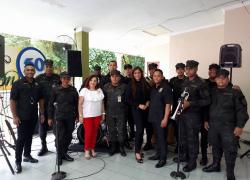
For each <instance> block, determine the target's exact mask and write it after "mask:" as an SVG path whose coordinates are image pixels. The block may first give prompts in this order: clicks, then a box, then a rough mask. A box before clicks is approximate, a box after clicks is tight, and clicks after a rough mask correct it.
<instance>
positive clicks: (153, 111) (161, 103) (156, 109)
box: [148, 81, 173, 122]
mask: <svg viewBox="0 0 250 180" xmlns="http://www.w3.org/2000/svg"><path fill="white" fill-rule="evenodd" d="M172 98H173V94H172V90H171V88H170V86H169V85H168V84H167V83H166V82H165V81H162V82H161V84H160V85H159V86H158V87H156V86H155V85H154V86H153V87H152V90H151V94H150V107H149V117H148V120H149V122H160V121H162V119H163V117H164V114H165V107H166V104H172Z"/></svg>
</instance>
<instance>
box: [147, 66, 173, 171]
mask: <svg viewBox="0 0 250 180" xmlns="http://www.w3.org/2000/svg"><path fill="white" fill-rule="evenodd" d="M153 81H154V84H155V85H154V86H153V87H152V90H151V94H150V105H149V115H148V120H149V122H151V123H152V124H153V127H154V130H155V132H156V139H157V152H156V154H155V155H153V156H152V157H150V158H149V159H150V160H159V162H158V163H157V164H156V165H155V167H156V168H161V167H163V166H164V165H165V164H166V159H167V148H166V147H167V129H166V127H167V124H168V118H169V115H170V111H171V104H172V98H173V97H172V96H173V95H172V90H171V88H170V86H169V85H168V83H166V82H165V80H164V78H163V72H162V70H160V69H156V70H155V71H154V73H153Z"/></svg>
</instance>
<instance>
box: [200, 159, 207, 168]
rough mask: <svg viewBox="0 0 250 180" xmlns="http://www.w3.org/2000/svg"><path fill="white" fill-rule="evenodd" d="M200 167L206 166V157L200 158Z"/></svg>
mask: <svg viewBox="0 0 250 180" xmlns="http://www.w3.org/2000/svg"><path fill="white" fill-rule="evenodd" d="M200 165H201V166H206V165H207V157H202V159H201V161H200Z"/></svg>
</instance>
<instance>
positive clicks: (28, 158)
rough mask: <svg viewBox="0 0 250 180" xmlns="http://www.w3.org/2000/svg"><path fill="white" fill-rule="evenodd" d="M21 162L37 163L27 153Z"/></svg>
mask: <svg viewBox="0 0 250 180" xmlns="http://www.w3.org/2000/svg"><path fill="white" fill-rule="evenodd" d="M23 162H30V163H38V160H37V159H35V158H33V157H32V156H31V155H29V156H26V157H24V158H23Z"/></svg>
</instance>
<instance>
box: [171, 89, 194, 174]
mask: <svg viewBox="0 0 250 180" xmlns="http://www.w3.org/2000/svg"><path fill="white" fill-rule="evenodd" d="M188 96H189V93H188V92H187V91H186V88H185V89H184V91H183V92H182V94H181V97H180V98H179V99H178V105H177V108H176V110H175V112H174V114H173V116H172V117H171V119H173V120H175V121H176V120H178V141H179V143H178V162H177V170H176V171H172V172H171V173H170V176H171V177H173V178H181V179H186V175H185V174H184V173H183V172H181V171H180V144H181V119H180V118H179V117H180V115H181V112H182V111H183V100H184V99H185V100H187V99H188Z"/></svg>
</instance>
